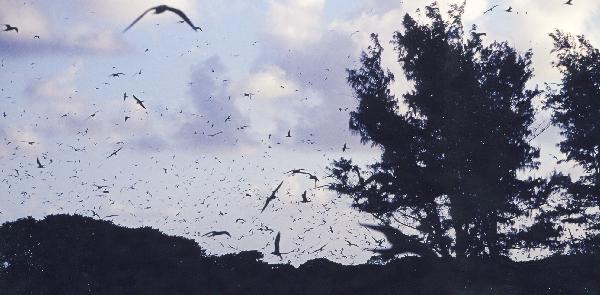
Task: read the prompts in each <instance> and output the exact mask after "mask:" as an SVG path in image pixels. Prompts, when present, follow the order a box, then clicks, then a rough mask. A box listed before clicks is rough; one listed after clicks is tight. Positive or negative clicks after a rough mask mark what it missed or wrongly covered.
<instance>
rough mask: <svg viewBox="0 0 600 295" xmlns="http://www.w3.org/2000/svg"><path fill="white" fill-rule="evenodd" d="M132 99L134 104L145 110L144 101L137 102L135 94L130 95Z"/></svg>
mask: <svg viewBox="0 0 600 295" xmlns="http://www.w3.org/2000/svg"><path fill="white" fill-rule="evenodd" d="M132 96H133V99H135V103H137V104H139V105H140V106H141V107H142V108H143V109H146V107H145V106H144V101H143V100H139V98H137V97H135V94H132Z"/></svg>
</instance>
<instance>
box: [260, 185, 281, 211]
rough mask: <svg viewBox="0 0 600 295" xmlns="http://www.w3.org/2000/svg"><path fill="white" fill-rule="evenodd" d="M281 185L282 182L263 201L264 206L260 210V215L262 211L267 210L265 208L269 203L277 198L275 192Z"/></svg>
mask: <svg viewBox="0 0 600 295" xmlns="http://www.w3.org/2000/svg"><path fill="white" fill-rule="evenodd" d="M282 184H283V180H282V181H281V182H280V183H279V185H278V186H277V187H276V188H275V190H274V191H272V192H271V195H270V196H269V197H268V198H267V200H266V201H265V205H264V206H263V208H262V210H260V213H263V211H265V209H267V206H269V203H271V201H273V200H275V198H277V191H278V190H279V188H280V187H281V185H282Z"/></svg>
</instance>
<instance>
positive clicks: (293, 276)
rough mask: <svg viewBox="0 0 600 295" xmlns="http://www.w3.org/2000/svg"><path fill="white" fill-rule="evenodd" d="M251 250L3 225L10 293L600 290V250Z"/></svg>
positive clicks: (48, 222) (99, 226)
mask: <svg viewBox="0 0 600 295" xmlns="http://www.w3.org/2000/svg"><path fill="white" fill-rule="evenodd" d="M262 258H263V254H262V253H260V252H258V251H246V252H241V253H236V254H227V255H223V256H208V255H206V253H205V251H204V250H203V249H201V248H200V247H199V246H198V245H197V244H196V243H195V242H194V241H192V240H189V239H186V238H182V237H172V236H167V235H164V234H162V233H160V232H159V231H158V230H156V229H151V228H147V227H144V228H137V229H129V228H125V227H121V226H117V225H114V224H112V223H111V222H110V221H105V220H95V219H92V218H90V217H82V216H77V215H74V216H71V215H51V216H47V217H46V218H45V219H43V220H39V221H38V220H34V219H33V218H31V217H29V218H23V219H19V220H17V221H14V222H7V223H4V224H3V225H2V226H1V227H0V290H2V294H113V295H114V294H449V293H453V292H455V293H456V292H460V293H461V294H490V293H493V294H598V292H600V283H599V282H598V280H597V278H598V277H599V276H600V269H599V268H597V267H596V266H597V265H598V263H600V257H598V256H592V255H587V256H582V255H580V256H570V257H553V258H548V259H545V260H541V261H531V262H500V261H489V260H481V259H470V260H465V261H458V260H454V259H444V260H438V259H423V258H418V257H406V258H403V259H396V260H392V261H391V262H389V263H387V264H386V265H375V264H363V265H341V264H337V263H334V262H331V261H329V260H327V259H325V258H319V259H314V260H310V261H308V262H306V263H304V264H303V265H301V266H299V267H298V268H294V267H293V266H291V265H285V264H283V265H281V264H278V265H270V264H267V263H265V262H262V261H261V259H262Z"/></svg>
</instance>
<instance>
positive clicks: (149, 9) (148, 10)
mask: <svg viewBox="0 0 600 295" xmlns="http://www.w3.org/2000/svg"><path fill="white" fill-rule="evenodd" d="M156 7H158V6H155V7H152V8H148V9H147V10H146V11H144V13H142V15H140V16H138V17H137V18H136V19H135V20H134V21H133V22H132V23H131V24H130V25H129V26H127V28H125V30H123V33H125V32H127V30H129V29H130V28H131V27H133V25H135V23H137V22H138V21H139V20H140V19H141V18H142V17H144V15H146V14H147V13H148V12H150V11H151V10H153V9H156Z"/></svg>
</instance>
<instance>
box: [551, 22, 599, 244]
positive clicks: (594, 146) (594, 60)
mask: <svg viewBox="0 0 600 295" xmlns="http://www.w3.org/2000/svg"><path fill="white" fill-rule="evenodd" d="M550 37H551V38H552V39H553V41H554V49H553V53H555V55H556V61H555V62H554V63H553V64H554V66H556V67H557V68H558V69H559V71H560V72H561V74H562V79H561V83H560V84H559V85H558V86H557V87H552V86H550V87H548V88H549V89H548V90H549V91H548V92H549V96H548V100H547V103H546V106H547V107H548V108H551V109H552V110H553V113H552V121H553V123H554V124H556V125H557V126H558V127H560V128H561V134H562V136H563V140H562V142H561V143H560V144H559V147H560V150H561V151H562V152H563V153H564V154H565V156H566V158H565V159H563V160H561V161H573V162H575V163H577V164H578V165H579V166H580V167H581V168H583V170H584V172H585V174H584V175H583V176H582V177H580V178H579V179H576V180H575V181H574V182H571V181H570V179H564V178H565V177H563V180H562V181H561V185H562V187H563V188H565V195H566V196H567V197H568V200H569V202H568V203H566V204H565V205H563V206H562V207H560V208H558V209H559V210H558V213H560V214H561V216H563V222H565V223H568V224H571V225H575V226H581V227H583V228H584V229H585V230H586V235H585V236H584V237H581V236H580V237H576V238H574V239H573V240H572V243H571V248H572V251H574V252H596V253H598V251H599V250H600V235H599V234H600V212H598V210H597V209H598V206H599V205H600V120H599V118H600V51H598V49H597V48H594V47H593V46H592V45H591V44H590V42H589V41H588V40H587V39H586V38H585V37H584V36H577V37H574V36H572V35H569V34H565V33H562V32H560V31H556V32H554V33H552V34H550Z"/></svg>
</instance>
